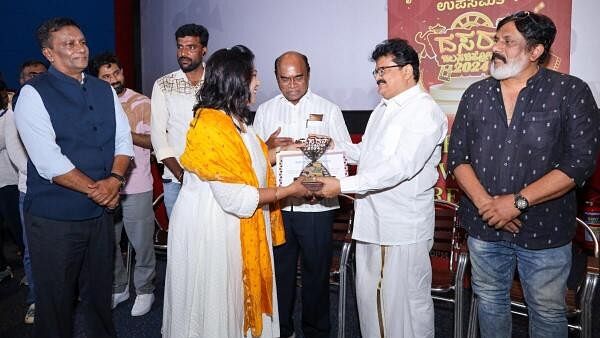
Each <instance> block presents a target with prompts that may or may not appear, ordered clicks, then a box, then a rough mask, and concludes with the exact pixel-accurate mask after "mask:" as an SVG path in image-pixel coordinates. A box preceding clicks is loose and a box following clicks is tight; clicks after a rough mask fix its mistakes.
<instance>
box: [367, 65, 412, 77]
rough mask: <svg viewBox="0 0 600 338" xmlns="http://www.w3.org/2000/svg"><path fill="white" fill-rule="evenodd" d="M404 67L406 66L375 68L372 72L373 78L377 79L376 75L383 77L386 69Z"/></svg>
mask: <svg viewBox="0 0 600 338" xmlns="http://www.w3.org/2000/svg"><path fill="white" fill-rule="evenodd" d="M404 66H406V65H393V66H385V67H379V68H375V69H374V70H373V77H377V75H379V76H383V75H384V74H385V70H386V69H388V68H394V67H404Z"/></svg>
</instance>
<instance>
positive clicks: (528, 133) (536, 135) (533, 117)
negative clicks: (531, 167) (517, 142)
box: [517, 109, 560, 150]
mask: <svg viewBox="0 0 600 338" xmlns="http://www.w3.org/2000/svg"><path fill="white" fill-rule="evenodd" d="M559 125H560V115H559V114H558V110H556V109H554V110H547V111H532V112H529V113H527V114H526V115H525V117H524V118H523V124H522V125H521V128H517V129H521V131H520V132H521V133H522V135H523V137H522V144H523V145H524V146H525V147H527V148H529V149H538V150H550V149H552V148H554V147H555V145H556V144H557V143H558V141H559V135H558V133H559V131H560V129H559Z"/></svg>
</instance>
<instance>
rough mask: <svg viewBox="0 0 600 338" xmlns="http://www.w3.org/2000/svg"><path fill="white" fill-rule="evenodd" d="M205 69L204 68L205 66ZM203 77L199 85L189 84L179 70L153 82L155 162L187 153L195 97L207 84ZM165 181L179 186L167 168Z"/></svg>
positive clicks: (152, 133)
mask: <svg viewBox="0 0 600 338" xmlns="http://www.w3.org/2000/svg"><path fill="white" fill-rule="evenodd" d="M203 66H204V64H203ZM204 74H205V73H203V74H202V79H201V80H200V82H199V83H198V85H196V86H194V85H192V84H191V83H190V81H189V80H188V78H187V76H186V75H185V73H184V72H183V71H182V70H181V69H179V70H177V71H174V72H172V73H169V74H167V75H165V76H163V77H161V78H159V79H158V80H156V82H154V87H152V98H151V106H152V108H151V110H152V114H151V117H152V118H151V122H150V125H151V128H152V131H151V133H150V138H151V139H152V146H153V147H154V153H155V154H156V159H157V160H159V161H162V160H164V159H165V158H169V157H175V158H176V159H177V161H179V157H180V156H181V154H183V150H184V149H185V137H186V135H187V131H188V129H189V127H190V122H191V121H192V118H193V117H194V105H196V94H197V93H198V91H199V90H200V87H201V86H202V83H203V82H204ZM163 178H165V179H171V180H172V181H173V182H176V183H179V181H178V180H177V179H176V177H175V175H173V173H171V171H170V170H169V168H167V167H165V171H164V174H163Z"/></svg>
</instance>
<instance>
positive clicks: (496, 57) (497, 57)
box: [491, 53, 506, 63]
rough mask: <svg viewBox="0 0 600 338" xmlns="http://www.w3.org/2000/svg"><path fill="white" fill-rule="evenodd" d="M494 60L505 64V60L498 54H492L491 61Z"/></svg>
mask: <svg viewBox="0 0 600 338" xmlns="http://www.w3.org/2000/svg"><path fill="white" fill-rule="evenodd" d="M494 59H498V60H500V61H502V62H504V63H506V58H505V57H504V56H502V55H500V54H498V53H492V58H491V61H494Z"/></svg>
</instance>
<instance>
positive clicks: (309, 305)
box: [273, 210, 336, 338]
mask: <svg viewBox="0 0 600 338" xmlns="http://www.w3.org/2000/svg"><path fill="white" fill-rule="evenodd" d="M335 212H336V211H335V210H332V211H324V212H293V211H292V212H288V211H283V212H282V213H283V224H284V226H285V238H286V243H285V244H283V245H280V246H276V247H275V248H274V249H273V254H274V257H275V277H276V281H277V301H278V303H279V322H280V326H281V337H288V336H291V335H292V334H293V333H294V323H293V319H292V315H293V314H294V304H295V300H296V271H297V264H298V255H299V254H300V255H301V259H302V269H301V271H302V331H303V333H304V336H305V337H307V338H314V337H329V331H330V326H331V324H330V320H329V269H330V267H331V251H332V248H331V246H332V243H331V228H332V226H333V221H334V217H335Z"/></svg>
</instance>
